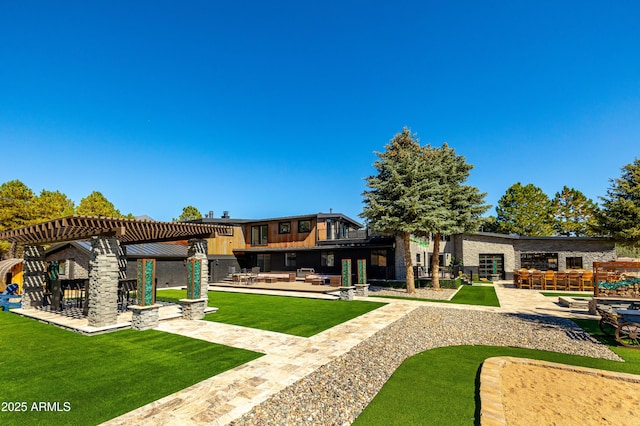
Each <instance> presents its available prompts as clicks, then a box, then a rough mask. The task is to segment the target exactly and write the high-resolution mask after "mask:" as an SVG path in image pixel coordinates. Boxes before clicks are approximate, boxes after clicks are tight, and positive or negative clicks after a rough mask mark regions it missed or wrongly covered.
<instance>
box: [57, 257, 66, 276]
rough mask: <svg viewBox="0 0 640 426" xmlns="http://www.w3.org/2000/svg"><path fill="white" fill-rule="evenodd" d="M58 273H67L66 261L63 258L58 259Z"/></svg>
mask: <svg viewBox="0 0 640 426" xmlns="http://www.w3.org/2000/svg"><path fill="white" fill-rule="evenodd" d="M58 275H67V262H66V261H65V260H60V261H58Z"/></svg>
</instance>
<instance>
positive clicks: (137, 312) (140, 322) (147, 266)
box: [129, 259, 160, 330]
mask: <svg viewBox="0 0 640 426" xmlns="http://www.w3.org/2000/svg"><path fill="white" fill-rule="evenodd" d="M136 293H137V294H136V296H137V301H136V303H137V305H133V306H129V309H130V310H131V311H132V315H131V328H133V329H134V330H148V329H150V328H155V327H157V326H158V321H159V320H160V312H159V311H160V305H156V260H155V259H139V260H138V288H137V292H136Z"/></svg>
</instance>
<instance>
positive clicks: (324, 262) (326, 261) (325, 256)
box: [320, 251, 336, 268]
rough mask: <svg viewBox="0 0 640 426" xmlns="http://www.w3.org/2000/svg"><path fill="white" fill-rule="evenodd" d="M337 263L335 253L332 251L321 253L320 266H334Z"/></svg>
mask: <svg viewBox="0 0 640 426" xmlns="http://www.w3.org/2000/svg"><path fill="white" fill-rule="evenodd" d="M335 265H336V260H335V255H334V254H333V252H332V251H325V252H322V254H321V255H320V266H326V267H329V268H331V267H333V266H335Z"/></svg>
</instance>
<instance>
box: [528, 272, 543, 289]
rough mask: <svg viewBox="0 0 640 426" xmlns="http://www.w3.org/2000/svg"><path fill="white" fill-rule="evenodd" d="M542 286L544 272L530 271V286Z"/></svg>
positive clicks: (540, 287)
mask: <svg viewBox="0 0 640 426" xmlns="http://www.w3.org/2000/svg"><path fill="white" fill-rule="evenodd" d="M543 286H544V272H542V271H533V272H532V273H531V288H534V289H535V288H539V289H540V290H542V288H543Z"/></svg>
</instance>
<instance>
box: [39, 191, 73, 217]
mask: <svg viewBox="0 0 640 426" xmlns="http://www.w3.org/2000/svg"><path fill="white" fill-rule="evenodd" d="M34 201H35V202H34V207H35V208H34V211H35V216H36V217H35V223H38V222H46V221H49V220H54V219H59V218H61V217H66V216H71V215H72V214H73V213H74V203H73V201H71V200H70V199H69V198H68V197H67V196H66V195H65V194H63V193H61V192H60V191H47V190H45V189H43V190H42V192H40V196H38V197H36V198H35V200H34Z"/></svg>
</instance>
